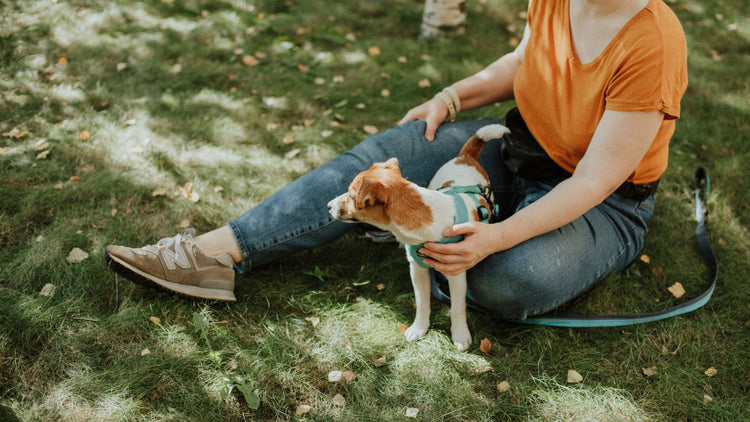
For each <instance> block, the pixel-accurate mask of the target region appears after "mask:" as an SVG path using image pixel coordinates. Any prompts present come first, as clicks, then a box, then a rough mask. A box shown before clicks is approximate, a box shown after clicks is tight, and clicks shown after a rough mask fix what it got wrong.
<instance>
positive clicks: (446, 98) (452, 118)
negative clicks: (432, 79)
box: [435, 91, 456, 122]
mask: <svg viewBox="0 0 750 422" xmlns="http://www.w3.org/2000/svg"><path fill="white" fill-rule="evenodd" d="M435 97H437V98H440V99H441V100H443V102H444V103H445V105H447V106H448V113H449V116H448V118H449V119H450V121H451V122H453V121H455V120H456V106H455V105H454V104H453V99H452V98H451V97H450V95H449V94H446V93H445V92H443V91H440V92H438V93H437V94H435Z"/></svg>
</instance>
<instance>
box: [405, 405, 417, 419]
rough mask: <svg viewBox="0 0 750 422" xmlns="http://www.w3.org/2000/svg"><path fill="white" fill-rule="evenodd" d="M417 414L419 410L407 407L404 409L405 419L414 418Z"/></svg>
mask: <svg viewBox="0 0 750 422" xmlns="http://www.w3.org/2000/svg"><path fill="white" fill-rule="evenodd" d="M417 414H419V408H417V407H407V408H406V417H407V418H416V417H417Z"/></svg>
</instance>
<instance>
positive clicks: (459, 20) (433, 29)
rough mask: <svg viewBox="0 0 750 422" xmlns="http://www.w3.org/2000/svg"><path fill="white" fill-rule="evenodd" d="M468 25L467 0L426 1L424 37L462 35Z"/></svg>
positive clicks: (423, 21)
mask: <svg viewBox="0 0 750 422" xmlns="http://www.w3.org/2000/svg"><path fill="white" fill-rule="evenodd" d="M465 24H466V0H425V4H424V15H422V30H421V35H422V37H425V38H429V37H434V36H439V35H445V34H456V33H458V34H462V33H463V32H464V31H465V30H466V27H465Z"/></svg>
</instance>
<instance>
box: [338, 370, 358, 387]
mask: <svg viewBox="0 0 750 422" xmlns="http://www.w3.org/2000/svg"><path fill="white" fill-rule="evenodd" d="M341 375H342V376H343V377H344V379H345V380H346V383H347V384H349V383H350V382H352V381H354V380H355V379H357V376H356V375H354V372H352V371H344V372H343V373H342V374H341Z"/></svg>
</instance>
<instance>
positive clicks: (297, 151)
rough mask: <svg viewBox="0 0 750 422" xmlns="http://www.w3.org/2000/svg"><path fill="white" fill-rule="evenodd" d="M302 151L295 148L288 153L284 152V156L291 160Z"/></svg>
mask: <svg viewBox="0 0 750 422" xmlns="http://www.w3.org/2000/svg"><path fill="white" fill-rule="evenodd" d="M300 152H302V150H301V149H299V148H295V149H293V150H291V151H289V152H287V153H286V154H284V158H286V159H287V160H291V159H292V158H294V157H296V156H297V155H298V154H299V153H300Z"/></svg>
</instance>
